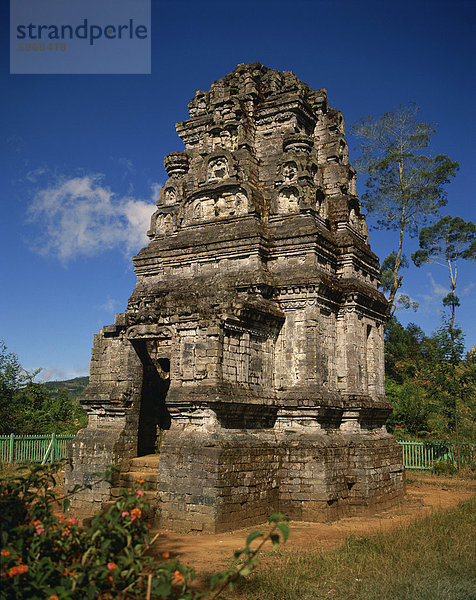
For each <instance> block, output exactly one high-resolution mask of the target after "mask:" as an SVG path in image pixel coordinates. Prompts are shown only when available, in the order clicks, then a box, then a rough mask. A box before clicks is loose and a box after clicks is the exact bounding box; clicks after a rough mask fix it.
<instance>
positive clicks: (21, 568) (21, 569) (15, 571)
mask: <svg viewBox="0 0 476 600" xmlns="http://www.w3.org/2000/svg"><path fill="white" fill-rule="evenodd" d="M27 571H28V565H18V566H17V567H11V568H10V569H9V570H8V575H9V577H15V575H23V573H26V572H27Z"/></svg>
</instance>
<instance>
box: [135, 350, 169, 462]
mask: <svg viewBox="0 0 476 600" xmlns="http://www.w3.org/2000/svg"><path fill="white" fill-rule="evenodd" d="M136 350H137V353H138V355H139V358H140V359H141V362H142V390H141V403H140V411H139V423H138V435H137V456H144V455H146V454H153V453H154V452H157V449H158V444H159V441H160V436H161V432H162V431H163V430H165V429H169V428H170V422H171V419H170V413H169V411H168V409H167V404H166V397H167V392H168V390H169V386H170V352H169V348H167V347H165V348H164V346H163V344H162V343H160V342H159V341H158V340H153V339H151V340H141V342H140V343H138V344H137V346H136Z"/></svg>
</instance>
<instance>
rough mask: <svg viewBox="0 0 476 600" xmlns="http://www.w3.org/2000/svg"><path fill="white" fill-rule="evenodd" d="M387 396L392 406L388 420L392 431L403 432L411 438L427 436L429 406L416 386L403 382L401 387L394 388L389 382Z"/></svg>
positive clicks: (422, 392)
mask: <svg viewBox="0 0 476 600" xmlns="http://www.w3.org/2000/svg"><path fill="white" fill-rule="evenodd" d="M387 395H388V397H389V399H390V400H391V402H392V404H393V413H392V414H391V416H390V418H389V420H388V425H389V426H390V428H391V429H392V430H393V431H395V430H397V431H404V432H406V433H408V434H410V435H411V436H426V435H428V433H429V429H430V425H429V423H428V417H429V415H430V406H429V404H428V402H427V401H426V399H425V396H424V390H423V389H422V388H421V387H420V386H419V385H418V384H416V383H414V382H413V381H405V383H403V385H400V386H396V385H395V384H394V382H392V381H391V380H390V382H389V384H387Z"/></svg>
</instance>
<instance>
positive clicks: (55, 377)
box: [38, 365, 89, 381]
mask: <svg viewBox="0 0 476 600" xmlns="http://www.w3.org/2000/svg"><path fill="white" fill-rule="evenodd" d="M87 375H89V365H83V366H74V367H72V368H71V369H61V368H57V367H49V368H45V369H42V370H41V372H40V374H39V375H38V379H39V381H64V380H66V379H74V378H75V377H85V376H87Z"/></svg>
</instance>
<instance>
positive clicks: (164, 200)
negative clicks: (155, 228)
mask: <svg viewBox="0 0 476 600" xmlns="http://www.w3.org/2000/svg"><path fill="white" fill-rule="evenodd" d="M159 202H160V204H162V205H165V206H171V205H174V204H177V202H178V190H177V189H176V188H175V187H173V186H171V185H168V186H166V187H164V188H162V189H161V190H160V200H159Z"/></svg>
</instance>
